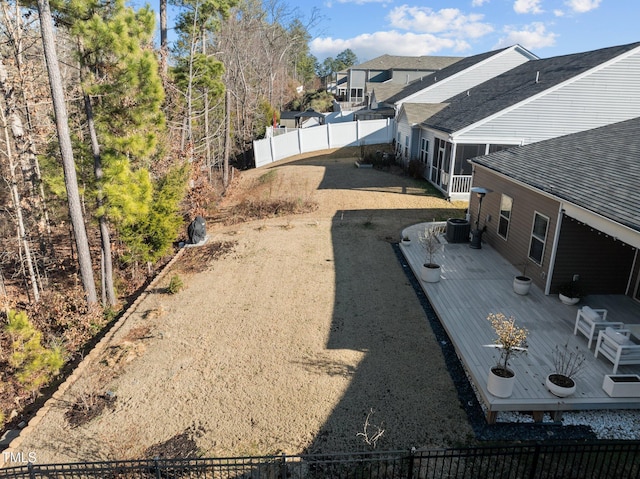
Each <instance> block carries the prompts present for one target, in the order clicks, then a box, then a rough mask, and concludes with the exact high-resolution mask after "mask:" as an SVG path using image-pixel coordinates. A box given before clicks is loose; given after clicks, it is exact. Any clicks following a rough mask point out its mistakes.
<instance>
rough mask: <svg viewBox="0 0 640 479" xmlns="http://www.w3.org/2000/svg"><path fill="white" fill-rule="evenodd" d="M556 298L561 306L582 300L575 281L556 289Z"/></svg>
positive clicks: (578, 286)
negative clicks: (560, 302)
mask: <svg viewBox="0 0 640 479" xmlns="http://www.w3.org/2000/svg"><path fill="white" fill-rule="evenodd" d="M558 298H560V301H562V303H563V304H576V303H577V302H578V301H580V298H582V291H581V290H580V285H579V284H578V282H577V281H568V282H566V283H563V284H561V285H560V288H558Z"/></svg>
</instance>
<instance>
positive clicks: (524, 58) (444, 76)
mask: <svg viewBox="0 0 640 479" xmlns="http://www.w3.org/2000/svg"><path fill="white" fill-rule="evenodd" d="M537 59H538V57H537V56H536V55H534V54H533V53H531V52H529V51H528V50H527V49H525V48H523V47H521V46H520V45H513V46H511V47H507V48H502V49H500V50H494V51H490V52H485V53H480V54H478V55H473V56H470V57H466V58H463V59H462V60H460V61H457V62H455V63H453V64H451V65H449V66H448V67H446V68H443V69H441V70H439V71H437V72H434V73H432V74H431V75H429V76H425V77H423V78H421V79H420V80H416V81H414V82H412V83H410V84H408V85H406V86H404V87H402V88H401V89H400V90H396V91H393V90H391V89H385V87H386V84H382V85H375V86H374V85H372V97H371V107H372V108H377V107H378V106H382V105H386V106H393V107H395V109H396V111H399V110H400V106H402V104H403V103H405V102H408V103H442V102H446V101H447V100H448V99H449V98H451V97H452V96H455V95H457V94H458V93H460V92H463V91H466V90H468V89H469V88H472V87H474V86H476V85H479V84H480V83H483V82H485V81H487V80H489V79H491V78H494V77H496V76H498V75H500V74H501V73H504V72H506V71H509V70H511V69H512V68H515V67H517V66H518V65H521V64H523V63H525V62H528V61H529V60H537Z"/></svg>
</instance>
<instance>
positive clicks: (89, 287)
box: [38, 0, 98, 304]
mask: <svg viewBox="0 0 640 479" xmlns="http://www.w3.org/2000/svg"><path fill="white" fill-rule="evenodd" d="M38 12H39V14H40V30H41V34H42V45H43V47H44V56H45V60H46V64H47V71H48V73H49V84H50V87H51V96H52V99H53V110H54V113H55V119H56V129H57V131H58V142H59V144H60V154H61V156H62V167H63V170H64V181H65V186H66V189H67V201H68V204H69V216H70V218H71V224H72V226H73V233H74V237H75V241H76V248H77V250H78V262H79V266H80V277H81V280H82V286H83V288H84V292H85V295H86V299H87V303H89V304H95V303H97V301H98V298H97V295H96V285H95V283H94V280H93V269H92V265H91V252H90V250H89V240H88V238H87V231H86V229H85V225H84V218H83V216H82V207H81V203H80V193H79V191H78V179H77V177H76V170H75V162H74V159H73V149H72V147H71V135H70V132H69V123H68V117H67V107H66V105H65V98H64V90H63V87H62V77H61V75H60V66H59V65H58V54H57V52H56V49H55V38H54V35H53V18H52V17H51V10H50V8H49V0H38Z"/></svg>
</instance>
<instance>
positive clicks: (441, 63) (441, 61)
mask: <svg viewBox="0 0 640 479" xmlns="http://www.w3.org/2000/svg"><path fill="white" fill-rule="evenodd" d="M462 58H463V57H438V56H421V57H403V56H394V55H381V56H379V57H377V58H374V59H373V60H369V61H368V62H364V63H361V64H360V65H355V66H352V67H351V69H353V70H392V69H393V70H440V69H442V68H444V67H447V66H449V65H451V64H452V63H455V62H457V61H458V60H461V59H462Z"/></svg>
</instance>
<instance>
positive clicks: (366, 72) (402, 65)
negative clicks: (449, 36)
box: [341, 55, 462, 106]
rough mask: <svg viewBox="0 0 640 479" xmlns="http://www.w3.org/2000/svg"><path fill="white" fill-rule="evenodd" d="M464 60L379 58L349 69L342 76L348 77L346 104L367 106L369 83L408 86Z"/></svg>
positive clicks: (433, 57) (458, 58)
mask: <svg viewBox="0 0 640 479" xmlns="http://www.w3.org/2000/svg"><path fill="white" fill-rule="evenodd" d="M461 59H462V57H445V56H420V57H407V56H394V55H382V56H379V57H377V58H374V59H373V60H369V61H367V62H364V63H361V64H359V65H356V66H353V67H351V68H349V69H348V70H347V71H346V74H344V73H341V75H343V74H344V76H345V77H346V87H345V88H346V101H347V102H350V103H365V106H366V93H367V90H366V85H367V83H392V84H396V85H406V84H409V83H411V82H412V81H414V80H417V79H420V78H422V77H424V76H427V75H430V74H432V73H433V72H436V71H438V70H441V69H443V68H445V67H447V66H449V65H451V64H453V63H455V62H457V61H459V60H461Z"/></svg>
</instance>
